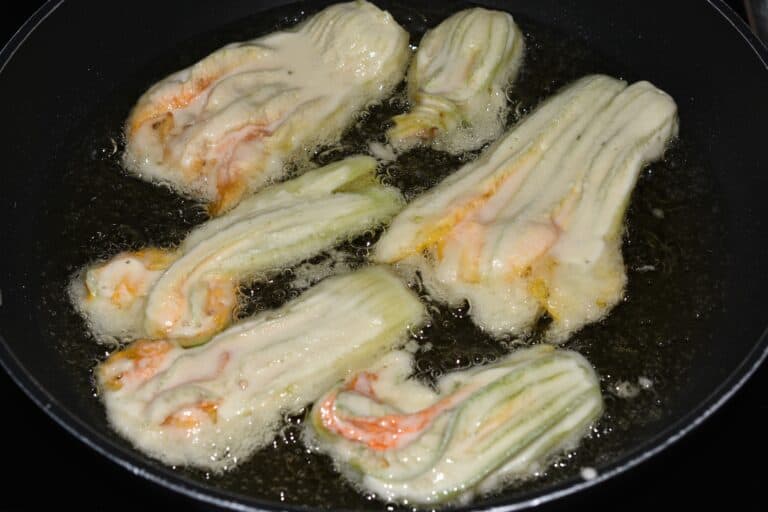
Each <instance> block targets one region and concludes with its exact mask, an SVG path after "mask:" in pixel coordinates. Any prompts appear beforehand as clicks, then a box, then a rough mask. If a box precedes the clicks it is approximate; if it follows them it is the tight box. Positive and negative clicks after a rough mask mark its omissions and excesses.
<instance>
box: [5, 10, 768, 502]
mask: <svg viewBox="0 0 768 512" xmlns="http://www.w3.org/2000/svg"><path fill="white" fill-rule="evenodd" d="M64 1H65V0H47V1H46V3H45V4H44V5H42V6H41V7H40V8H39V9H38V10H37V11H35V13H34V14H33V15H32V16H31V17H30V18H29V19H28V20H27V21H26V22H25V23H24V24H23V25H22V26H21V27H20V28H19V29H18V30H17V31H16V32H15V33H14V35H13V36H12V37H11V38H10V39H9V40H8V42H7V43H6V44H5V45H4V46H3V47H2V49H0V75H1V74H2V72H3V71H4V69H5V67H6V65H7V64H8V63H9V62H10V60H11V59H12V58H13V57H14V55H15V54H16V52H17V50H18V49H19V48H20V47H21V46H22V45H23V44H24V42H25V41H26V40H27V38H29V36H30V35H31V34H32V33H33V32H34V31H35V29H36V28H37V27H38V26H39V25H40V24H41V23H43V22H44V21H45V20H46V18H48V16H50V15H51V14H52V13H53V12H55V11H56V10H57V9H58V7H60V6H61V5H62V4H63V3H64ZM707 3H708V4H709V5H710V6H711V7H712V8H713V9H714V10H715V11H716V12H717V14H718V15H720V16H722V17H723V18H724V19H725V21H726V22H728V23H729V24H730V25H731V27H732V28H733V29H735V30H736V31H737V33H738V34H739V36H740V37H741V38H742V39H743V40H744V42H745V43H746V44H747V45H748V46H749V48H750V49H751V50H752V52H753V53H754V54H755V56H756V57H757V58H758V60H759V61H760V63H761V64H762V65H763V67H764V68H765V70H766V71H768V49H767V48H766V46H765V45H764V44H763V43H762V42H761V41H760V40H759V39H758V38H757V36H755V35H754V34H753V33H752V32H751V30H750V29H749V27H748V26H747V25H746V23H745V22H744V21H743V20H742V19H741V18H740V17H739V16H738V14H736V12H735V11H733V9H731V7H729V6H728V5H727V4H726V3H725V1H724V0H707ZM766 358H768V327H766V328H765V330H764V331H763V333H762V334H761V335H760V336H759V337H758V339H757V340H756V342H755V343H754V345H753V347H752V349H751V350H750V351H749V353H748V354H747V355H746V357H745V358H744V359H743V360H742V361H741V363H740V364H739V365H738V366H737V367H736V368H735V369H734V371H733V372H732V373H731V374H730V375H729V376H728V377H727V378H726V379H724V380H723V381H722V382H721V383H720V385H719V386H718V387H717V388H716V389H715V390H714V391H713V392H712V393H710V394H709V396H707V397H706V398H705V399H704V400H702V401H701V402H700V403H699V404H698V405H697V406H696V407H694V408H692V409H691V410H690V411H689V412H688V413H687V414H685V415H684V416H683V417H681V418H680V419H678V420H677V421H676V422H674V423H673V424H671V425H669V426H667V427H666V428H665V429H664V430H662V431H661V432H659V433H658V434H656V435H655V436H653V437H651V438H649V439H647V440H645V441H644V442H642V443H641V444H640V445H639V446H637V447H635V449H633V450H632V451H630V452H629V453H628V454H626V455H625V456H623V457H621V458H620V459H619V460H617V461H616V462H614V463H612V464H611V465H609V466H607V467H605V468H603V469H602V470H601V472H600V473H599V474H598V476H597V477H596V478H594V479H592V480H579V479H578V478H577V477H574V478H571V479H567V480H565V481H563V482H561V483H559V484H556V485H553V486H551V487H550V488H549V489H548V490H546V491H545V492H544V493H538V492H534V491H528V492H524V493H522V494H521V495H520V497H519V499H518V500H517V501H516V502H515V503H503V501H504V500H503V499H502V498H494V499H491V500H490V501H489V502H486V503H485V504H484V505H483V506H484V507H485V510H489V511H493V512H502V511H514V510H521V509H525V508H529V507H534V506H537V505H541V504H544V503H547V502H551V501H554V500H557V499H560V498H563V497H565V496H568V495H570V494H574V493H577V492H580V491H583V490H586V489H588V488H591V487H592V486H595V485H597V484H599V483H601V482H603V481H606V480H608V479H610V478H613V477H615V476H617V475H619V474H622V473H624V472H625V471H627V470H629V469H631V468H633V467H635V466H637V465H638V464H640V463H642V462H644V461H646V460H648V459H650V458H651V457H653V456H655V455H656V454H658V453H660V452H661V451H663V450H665V449H666V448H668V447H669V446H671V445H673V444H674V443H676V442H677V441H679V440H680V439H681V438H683V437H684V436H685V435H686V434H688V433H689V432H691V431H693V430H694V429H695V428H697V427H698V426H699V425H701V424H702V423H703V422H704V421H705V420H707V419H708V418H709V417H711V416H712V414H714V413H715V412H716V411H717V410H719V409H720V408H721V407H722V406H723V404H725V403H726V402H727V401H728V400H729V399H730V398H731V397H732V396H733V395H734V394H735V393H736V392H737V391H738V390H739V389H741V387H742V386H743V385H744V383H745V382H746V381H747V380H748V379H749V378H750V377H751V376H752V375H753V374H754V373H755V372H756V371H757V369H758V368H759V367H760V365H761V364H762V363H763V362H764V361H765V359H766ZM0 366H1V367H2V368H3V369H4V370H5V372H6V373H7V374H8V375H9V376H10V377H11V380H13V382H14V383H15V384H16V385H17V386H19V388H21V390H22V391H23V392H24V393H25V394H26V395H27V397H29V398H30V399H31V400H32V401H33V402H34V403H35V404H36V405H37V406H38V407H40V408H41V409H42V410H43V411H44V412H45V413H46V414H47V415H48V416H49V417H50V418H52V419H53V420H54V421H55V422H56V423H57V424H58V425H60V426H61V427H62V428H64V430H66V431H67V432H69V433H70V434H71V435H72V436H74V437H75V438H76V439H78V440H79V441H81V442H83V443H84V444H85V445H86V446H88V447H90V448H91V449H93V450H95V451H96V452H97V453H99V454H100V455H102V456H104V457H106V458H107V459H108V460H110V461H112V462H114V463H115V464H117V465H118V466H121V467H122V468H124V469H126V470H127V471H129V472H130V473H132V474H134V475H136V476H139V477H141V478H143V479H145V480H146V481H149V482H152V483H153V484H155V485H159V486H162V487H164V488H166V489H169V490H171V491H174V492H177V493H179V494H182V495H184V496H187V497H188V498H192V499H194V500H198V501H200V502H203V503H207V504H210V505H213V506H216V507H222V508H226V509H229V510H238V511H239V510H293V511H305V510H313V509H312V508H310V507H306V506H286V505H285V504H281V503H277V502H272V501H265V500H260V499H258V498H255V497H253V496H249V495H244V494H239V493H235V492H224V491H222V490H220V489H217V488H215V487H213V486H209V485H207V484H204V483H202V482H199V481H197V480H193V479H191V478H189V477H187V476H184V475H180V474H178V473H174V472H172V470H171V469H169V468H165V467H162V466H159V465H157V464H159V463H151V462H150V461H149V460H148V459H147V458H146V457H144V456H141V455H140V454H139V453H138V452H135V451H134V450H131V449H128V448H126V447H124V446H121V445H119V444H117V443H116V442H115V441H113V440H111V439H109V438H107V437H106V436H104V435H103V434H101V433H100V432H98V431H97V430H95V429H93V427H91V426H90V425H88V424H87V423H85V422H84V421H83V420H82V419H80V418H79V417H78V416H76V415H75V414H74V413H72V411H70V410H69V409H68V408H66V407H65V406H64V405H62V404H61V403H59V402H58V401H57V400H56V399H55V398H54V397H53V396H52V395H51V394H50V393H49V392H48V391H47V390H46V389H45V388H44V387H43V386H42V385H41V384H40V383H39V382H38V381H37V380H36V379H35V377H34V376H33V375H32V374H30V373H29V371H28V370H27V369H26V368H25V367H24V365H23V364H22V363H21V361H19V360H18V358H17V357H16V355H15V354H14V352H13V350H12V349H11V346H10V344H9V343H8V342H7V341H6V340H5V338H4V337H3V336H2V335H0ZM153 464H155V465H153ZM477 509H478V507H476V506H467V507H459V508H457V509H456V510H477Z"/></svg>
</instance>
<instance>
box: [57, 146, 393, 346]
mask: <svg viewBox="0 0 768 512" xmlns="http://www.w3.org/2000/svg"><path fill="white" fill-rule="evenodd" d="M375 170H376V162H375V160H374V159H372V158H370V157H366V156H355V157H349V158H347V159H345V160H342V161H340V162H337V163H334V164H331V165H328V166H326V167H322V168H320V169H316V170H313V171H309V172H307V173H305V174H304V175H303V176H301V177H299V178H296V179H293V180H289V181H286V182H284V183H280V184H277V185H273V186H271V187H268V188H266V189H264V190H262V191H261V192H259V193H257V194H255V195H253V196H251V197H249V198H248V199H246V200H245V201H243V202H242V203H240V205H239V206H238V207H237V208H235V209H234V210H232V211H230V212H228V213H227V214H226V215H223V216H221V217H217V218H215V219H213V220H210V221H208V222H205V223H203V224H201V225H200V226H198V227H197V228H195V229H194V230H193V231H192V232H191V233H190V234H189V235H188V236H187V238H186V239H185V240H184V241H183V242H182V243H181V245H180V246H179V247H178V248H177V249H174V250H162V249H145V250H141V251H135V252H123V253H120V254H118V255H116V256H115V257H113V258H112V259H110V260H108V261H106V262H101V263H97V264H94V265H91V266H90V267H87V268H86V269H84V270H83V271H82V272H80V273H79V274H78V275H76V276H75V278H74V279H73V281H72V284H71V286H70V295H71V297H72V299H73V302H74V304H75V305H76V307H77V309H78V310H79V311H80V312H81V313H82V314H83V316H85V318H86V319H87V321H88V323H89V325H90V327H91V329H92V331H93V333H94V335H95V336H96V337H97V338H98V339H107V340H109V339H115V338H116V339H120V340H132V339H138V338H162V339H175V340H178V341H179V343H181V344H182V345H194V344H197V343H202V342H204V341H206V340H207V339H208V338H210V337H211V336H212V335H213V334H215V333H216V332H218V331H219V330H221V329H223V328H224V327H226V325H227V324H229V323H230V322H231V320H232V315H233V310H234V309H235V306H236V304H237V301H238V297H237V289H238V285H239V284H240V283H242V282H243V281H244V280H247V279H250V278H255V277H259V276H260V275H263V274H264V273H265V272H267V271H270V270H277V269H282V268H285V267H286V266H289V265H292V264H294V263H298V262H299V261H301V260H303V259H306V258H308V257H311V256H313V255H314V254H317V253H319V252H321V251H323V250H326V249H329V248H331V247H333V246H335V245H337V244H338V243H340V242H342V241H344V240H345V239H349V238H352V237H354V236H356V235H359V234H361V233H362V232H364V231H365V230H367V229H370V228H372V227H375V226H378V225H381V224H383V223H385V222H388V221H389V220H390V219H391V218H392V217H393V216H394V215H395V214H396V213H397V212H398V211H399V210H400V209H401V208H402V207H403V204H404V202H403V199H402V196H401V195H400V193H399V192H398V191H397V190H396V189H394V188H391V187H386V186H383V185H381V184H379V183H378V182H377V181H376V178H375Z"/></svg>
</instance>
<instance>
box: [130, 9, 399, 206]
mask: <svg viewBox="0 0 768 512" xmlns="http://www.w3.org/2000/svg"><path fill="white" fill-rule="evenodd" d="M409 56H410V52H409V50H408V33H407V32H405V30H403V28H402V27H400V26H399V25H398V24H397V22H395V20H394V19H393V18H392V16H390V15H389V14H388V13H386V12H384V11H381V10H380V9H378V8H377V7H375V6H374V5H372V4H370V3H368V2H364V1H357V2H350V3H344V4H336V5H332V6H330V7H328V8H326V9H324V10H323V11H321V12H319V13H318V14H316V15H314V16H313V17H311V18H310V19H308V20H307V21H306V22H304V23H302V24H301V25H299V26H298V27H296V28H294V29H289V30H283V31H279V32H274V33H272V34H269V35H266V36H264V37H260V38H257V39H254V40H252V41H247V42H243V43H234V44H230V45H228V46H225V47H224V48H222V49H220V50H218V51H216V52H214V53H212V54H211V55H209V56H208V57H206V58H204V59H203V60H201V61H200V62H198V63H197V64H195V65H193V66H191V67H189V68H187V69H184V70H181V71H179V72H177V73H174V74H172V75H171V76H169V77H167V78H165V79H164V80H162V81H161V82H159V83H157V84H156V85H154V86H153V87H151V88H150V89H149V90H148V91H147V92H146V93H145V94H144V95H143V96H142V97H141V98H140V99H139V101H138V103H137V104H136V106H135V107H134V109H133V111H132V112H131V114H130V116H129V118H128V120H127V123H126V128H125V133H126V139H127V147H126V152H125V155H124V162H125V165H126V167H127V168H128V169H129V170H130V171H132V172H133V173H135V174H136V175H138V176H139V177H142V178H144V179H148V180H151V181H156V182H162V183H166V184H169V185H170V186H171V187H173V188H174V189H175V190H177V191H179V192H180V193H182V194H185V195H188V196H191V197H193V198H196V199H199V200H202V201H206V202H210V203H211V205H210V206H211V208H210V209H211V212H212V213H214V214H218V213H220V212H223V211H225V210H227V209H229V208H231V207H232V206H234V205H235V204H237V203H238V202H239V201H240V199H241V198H242V197H243V195H244V194H245V193H246V192H248V191H254V190H256V189H258V188H260V187H262V186H263V185H264V184H266V183H267V182H268V181H269V180H271V179H274V178H277V177H280V176H281V175H282V174H283V173H284V172H285V167H286V166H285V164H286V163H287V162H289V161H294V160H300V159H302V158H306V157H307V156H308V155H309V154H311V152H312V151H313V150H314V149H315V148H317V147H319V146H320V145H323V144H329V143H332V142H334V141H336V140H337V139H338V138H339V137H340V135H341V132H342V131H343V130H344V129H345V128H346V127H347V126H349V125H350V124H351V123H352V122H353V121H354V120H355V118H356V116H357V115H358V114H359V113H360V112H361V111H362V110H363V109H364V108H366V107H367V106H368V105H370V104H372V103H375V102H378V101H380V100H382V99H384V98H385V97H386V96H387V95H388V94H389V92H390V91H391V90H392V88H393V87H394V86H395V85H397V83H399V82H400V80H401V79H402V77H403V74H404V71H405V67H406V65H407V62H408V58H409Z"/></svg>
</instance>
